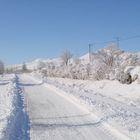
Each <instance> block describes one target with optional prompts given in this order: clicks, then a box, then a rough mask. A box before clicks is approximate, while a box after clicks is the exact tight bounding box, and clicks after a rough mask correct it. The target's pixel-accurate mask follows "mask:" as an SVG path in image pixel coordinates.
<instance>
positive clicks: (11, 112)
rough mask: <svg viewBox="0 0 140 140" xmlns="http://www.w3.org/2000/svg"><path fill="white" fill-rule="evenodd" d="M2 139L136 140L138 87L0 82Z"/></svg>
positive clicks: (26, 78) (9, 78) (34, 78)
mask: <svg viewBox="0 0 140 140" xmlns="http://www.w3.org/2000/svg"><path fill="white" fill-rule="evenodd" d="M18 77H19V78H18ZM26 106H27V108H26ZM26 109H27V111H26ZM27 113H28V114H27ZM28 115H29V118H30V120H29V118H28ZM29 122H30V123H29ZM29 130H30V133H29ZM0 139H2V140H9V139H10V140H21V139H23V140H29V139H33V140H45V139H50V140H51V139H60V140H63V139H77V140H79V139H80V140H81V139H83V140H84V139H96V140H98V139H99V140H102V139H106V140H112V139H118V140H121V139H122V140H129V139H132V140H140V85H139V84H137V82H134V83H132V84H131V85H126V84H121V83H119V82H118V81H109V80H102V81H90V80H72V79H64V78H49V77H48V78H47V79H44V83H42V79H41V75H37V73H33V74H30V75H29V74H22V75H19V76H16V75H4V76H1V77H0Z"/></svg>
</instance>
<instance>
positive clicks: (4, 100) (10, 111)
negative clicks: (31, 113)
mask: <svg viewBox="0 0 140 140" xmlns="http://www.w3.org/2000/svg"><path fill="white" fill-rule="evenodd" d="M0 79H1V80H0V139H2V140H21V139H22V140H28V139H29V137H28V130H29V121H28V116H27V114H26V110H25V107H24V105H25V103H24V102H25V101H24V97H23V95H22V90H21V88H20V87H19V83H18V78H17V76H16V75H14V74H11V75H4V76H2V77H0Z"/></svg>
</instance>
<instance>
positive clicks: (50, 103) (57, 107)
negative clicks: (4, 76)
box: [20, 75, 117, 140]
mask: <svg viewBox="0 0 140 140" xmlns="http://www.w3.org/2000/svg"><path fill="white" fill-rule="evenodd" d="M20 85H21V86H23V88H24V92H25V95H26V100H27V110H28V113H29V118H30V123H31V124H30V125H31V127H30V138H31V140H46V139H47V140H114V139H117V138H115V136H113V135H112V134H111V133H110V132H109V131H107V130H106V129H105V128H104V127H103V126H102V125H101V124H100V123H99V121H98V119H97V118H96V117H94V116H93V115H92V114H91V113H90V112H88V111H87V110H85V109H83V108H82V107H80V106H78V105H76V104H75V103H73V101H70V100H69V99H66V98H64V97H63V96H60V95H59V94H57V93H56V92H55V91H54V90H51V89H50V88H47V86H45V85H44V84H41V83H39V82H36V81H34V80H33V79H31V78H30V77H28V76H26V75H21V76H20Z"/></svg>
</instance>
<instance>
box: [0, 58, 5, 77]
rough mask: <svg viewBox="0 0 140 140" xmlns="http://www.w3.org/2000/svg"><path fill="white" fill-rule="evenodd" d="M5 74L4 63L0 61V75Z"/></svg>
mask: <svg viewBox="0 0 140 140" xmlns="http://www.w3.org/2000/svg"><path fill="white" fill-rule="evenodd" d="M3 73H4V63H3V62H2V61H1V60H0V74H3Z"/></svg>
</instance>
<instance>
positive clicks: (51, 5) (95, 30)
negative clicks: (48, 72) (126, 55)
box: [0, 0, 140, 64]
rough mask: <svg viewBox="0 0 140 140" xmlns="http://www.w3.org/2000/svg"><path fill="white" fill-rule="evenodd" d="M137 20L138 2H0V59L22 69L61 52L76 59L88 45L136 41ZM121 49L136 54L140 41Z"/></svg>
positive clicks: (122, 44) (139, 31) (139, 18)
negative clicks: (23, 65) (27, 64)
mask: <svg viewBox="0 0 140 140" xmlns="http://www.w3.org/2000/svg"><path fill="white" fill-rule="evenodd" d="M139 14H140V1H139V0H0V59H2V60H3V61H4V62H5V63H6V64H14V63H23V62H27V61H31V60H33V59H35V58H48V57H49V58H53V57H58V56H59V55H60V54H61V53H62V52H63V50H65V49H68V50H70V51H71V52H72V53H73V54H74V55H75V56H79V55H82V54H85V53H86V52H87V51H88V44H89V43H95V42H104V41H109V40H114V39H115V38H116V37H120V38H127V37H131V36H135V35H140V15H139ZM104 46H105V44H97V45H95V46H94V50H97V49H98V48H101V47H104ZM120 47H121V48H122V49H123V50H126V51H133V52H136V51H140V38H135V39H130V40H126V41H122V42H120Z"/></svg>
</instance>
